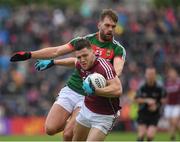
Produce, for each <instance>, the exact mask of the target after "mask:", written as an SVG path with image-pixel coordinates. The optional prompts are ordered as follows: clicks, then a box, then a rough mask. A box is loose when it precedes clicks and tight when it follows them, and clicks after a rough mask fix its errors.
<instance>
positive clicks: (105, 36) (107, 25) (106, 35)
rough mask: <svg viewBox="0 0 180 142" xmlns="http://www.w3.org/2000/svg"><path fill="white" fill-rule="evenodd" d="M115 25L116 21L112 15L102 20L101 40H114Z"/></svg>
mask: <svg viewBox="0 0 180 142" xmlns="http://www.w3.org/2000/svg"><path fill="white" fill-rule="evenodd" d="M115 27H116V23H115V22H114V21H113V20H112V19H111V18H110V17H105V18H104V19H103V21H100V22H99V25H98V28H99V34H100V35H99V36H100V40H102V41H109V40H112V38H113V34H114V30H115Z"/></svg>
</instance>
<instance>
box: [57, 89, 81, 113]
mask: <svg viewBox="0 0 180 142" xmlns="http://www.w3.org/2000/svg"><path fill="white" fill-rule="evenodd" d="M83 101H84V96H82V95H80V94H78V93H76V92H75V91H73V90H72V89H70V88H69V87H68V86H66V87H64V88H63V89H61V91H60V93H59V96H58V97H57V100H56V101H55V104H58V105H60V106H61V107H63V108H64V109H65V110H67V111H68V112H69V113H72V112H73V111H74V109H76V108H77V107H79V106H80V105H78V104H81V103H82V102H83ZM80 102H81V103H80Z"/></svg>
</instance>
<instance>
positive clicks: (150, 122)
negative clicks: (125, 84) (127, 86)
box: [135, 67, 166, 141]
mask: <svg viewBox="0 0 180 142" xmlns="http://www.w3.org/2000/svg"><path fill="white" fill-rule="evenodd" d="M145 79H146V80H145V82H144V83H143V84H142V86H141V87H140V88H139V89H138V91H137V94H136V98H135V100H136V102H137V103H138V105H139V107H138V118H137V122H138V139H137V140H138V141H144V138H145V137H146V138H147V141H152V140H153V139H154V137H155V135H156V130H157V124H158V121H159V119H160V110H161V105H162V103H164V102H165V95H166V93H165V90H164V88H163V87H162V86H160V85H159V84H158V82H157V80H156V69H155V68H154V67H147V68H146V71H145Z"/></svg>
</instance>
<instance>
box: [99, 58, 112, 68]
mask: <svg viewBox="0 0 180 142" xmlns="http://www.w3.org/2000/svg"><path fill="white" fill-rule="evenodd" d="M97 61H98V62H99V64H100V65H101V66H103V67H104V66H105V67H106V68H113V66H112V64H111V63H110V62H109V61H107V60H106V59H104V58H101V57H98V58H97Z"/></svg>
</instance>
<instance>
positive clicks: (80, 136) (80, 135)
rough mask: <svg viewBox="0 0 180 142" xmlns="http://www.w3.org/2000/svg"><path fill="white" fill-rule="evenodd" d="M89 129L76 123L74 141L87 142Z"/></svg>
mask: <svg viewBox="0 0 180 142" xmlns="http://www.w3.org/2000/svg"><path fill="white" fill-rule="evenodd" d="M89 130H90V128H89V127H86V126H84V125H82V124H80V123H78V122H76V123H75V127H74V131H73V134H74V135H73V141H86V139H87V136H88V134H89Z"/></svg>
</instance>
